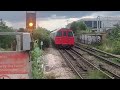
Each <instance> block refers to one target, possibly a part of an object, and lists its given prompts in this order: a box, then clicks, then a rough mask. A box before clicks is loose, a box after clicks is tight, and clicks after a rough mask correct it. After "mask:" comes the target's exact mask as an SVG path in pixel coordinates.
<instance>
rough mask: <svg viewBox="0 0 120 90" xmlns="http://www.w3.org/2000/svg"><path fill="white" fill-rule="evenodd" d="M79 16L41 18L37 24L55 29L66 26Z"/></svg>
mask: <svg viewBox="0 0 120 90" xmlns="http://www.w3.org/2000/svg"><path fill="white" fill-rule="evenodd" d="M77 20H79V18H65V17H64V18H60V17H59V18H55V19H53V18H49V19H47V20H39V19H38V21H37V22H38V23H37V26H39V27H43V28H46V29H48V30H54V29H57V28H62V27H65V26H66V25H67V24H68V23H71V22H73V21H77Z"/></svg>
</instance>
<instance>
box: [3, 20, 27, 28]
mask: <svg viewBox="0 0 120 90" xmlns="http://www.w3.org/2000/svg"><path fill="white" fill-rule="evenodd" d="M5 23H6V25H7V26H9V27H13V28H14V29H19V28H25V25H26V23H25V22H23V21H21V22H10V21H5Z"/></svg>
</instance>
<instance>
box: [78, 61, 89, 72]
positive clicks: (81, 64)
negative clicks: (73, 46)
mask: <svg viewBox="0 0 120 90" xmlns="http://www.w3.org/2000/svg"><path fill="white" fill-rule="evenodd" d="M77 66H78V67H80V68H82V70H83V71H88V69H87V67H86V66H85V65H84V64H83V63H80V62H79V61H78V59H77Z"/></svg>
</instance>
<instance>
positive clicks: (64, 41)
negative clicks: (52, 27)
mask: <svg viewBox="0 0 120 90" xmlns="http://www.w3.org/2000/svg"><path fill="white" fill-rule="evenodd" d="M51 38H52V40H53V43H54V45H55V46H56V47H58V48H71V47H73V46H74V34H73V31H72V30H70V29H67V28H61V29H59V30H57V31H55V32H52V33H51Z"/></svg>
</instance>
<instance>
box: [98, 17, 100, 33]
mask: <svg viewBox="0 0 120 90" xmlns="http://www.w3.org/2000/svg"><path fill="white" fill-rule="evenodd" d="M97 31H99V32H100V16H98V17H97Z"/></svg>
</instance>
